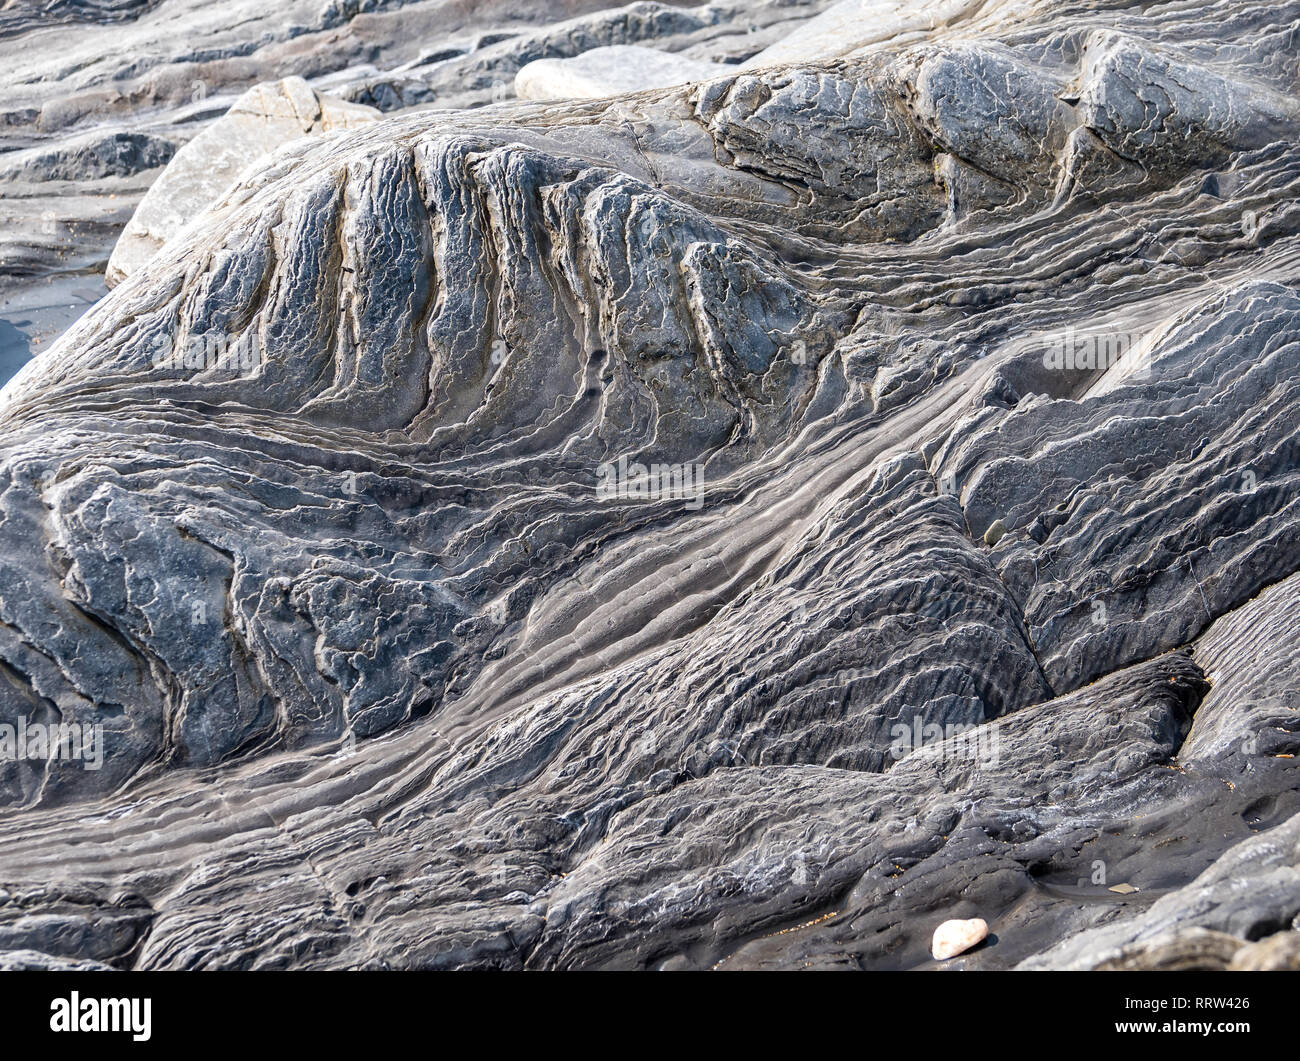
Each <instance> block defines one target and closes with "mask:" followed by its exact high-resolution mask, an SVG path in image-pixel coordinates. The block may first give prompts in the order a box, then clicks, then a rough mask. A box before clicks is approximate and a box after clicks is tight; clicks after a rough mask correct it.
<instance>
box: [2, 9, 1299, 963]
mask: <svg viewBox="0 0 1300 1061" xmlns="http://www.w3.org/2000/svg"><path fill="white" fill-rule="evenodd" d="M870 8H871V5H858V4H856V3H854V4H840V5H836V7H835V8H834V9H833V10H831V11H828V12H827V13H826V14H825V15H824V16H823V17H824V18H825V19H828V20H830V21H829V22H825V23H823V24H822V26H821V28H819V27H817V26H815V25H812V24H811V23H810V24H809V26H808V27H807V29H806V31H805V32H803V33H801V34H797V35H791V37H790V41H789V42H788V43H789V44H790V46H791V47H793V45H794V44H795V43H797V41H798V40H804V41H820V40H823V39H824V38H825V37H826V35H827V34H828V33H829V32H831V31H830V30H828V29H827V26H831V27H836V26H842V25H843V24H844V22H845V20H848V21H849V22H852V21H853V19H854V18H861V19H863V20H867V22H869V24H866V23H865V22H864V23H863V24H861V25H860V28H859V29H858V30H856V31H853V32H849V31H847V30H835V35H836V36H837V37H838V38H839V39H840V40H842V41H845V42H851V43H852V47H851V49H850V50H849V51H847V52H843V53H841V54H839V55H838V56H837V57H835V58H831V59H824V58H823V59H818V57H817V56H811V57H802V56H799V55H785V56H784V57H781V56H780V55H778V56H777V59H779V61H775V60H774V61H773V62H772V63H770V64H768V63H759V64H751V65H747V66H746V67H745V68H744V69H737V70H736V71H735V72H732V73H728V74H726V75H725V76H723V77H720V78H716V79H711V80H707V81H704V82H703V83H698V84H695V83H692V84H687V85H683V86H677V87H668V88H660V89H655V90H650V91H646V92H643V93H639V94H632V95H628V96H621V97H616V98H601V99H590V100H582V101H570V102H549V103H543V102H533V103H530V102H524V101H517V102H510V103H507V104H505V105H502V106H497V107H492V108H490V109H484V110H466V109H438V110H435V109H415V110H409V111H403V112H402V113H400V114H395V115H393V116H391V117H388V118H387V119H385V120H382V121H375V122H370V123H366V124H364V125H362V126H360V127H358V128H355V129H352V130H345V131H340V132H336V133H333V134H331V135H328V136H323V137H309V138H305V139H295V140H292V141H291V142H287V143H285V144H284V145H283V146H282V147H281V148H280V149H279V150H277V151H276V152H275V153H274V154H273V155H271V156H270V157H269V158H267V159H266V160H265V161H264V162H263V163H262V164H261V165H260V166H255V167H253V168H251V169H246V170H244V171H243V172H242V174H241V175H240V177H239V179H238V180H237V181H236V183H235V184H234V185H233V186H231V187H229V188H227V189H226V190H225V191H224V192H223V193H222V194H221V195H220V197H219V199H218V201H217V202H216V203H215V204H213V205H212V206H211V207H210V208H209V209H208V211H207V213H205V214H204V215H203V216H202V217H198V218H196V219H195V220H194V221H193V222H192V223H191V224H189V225H188V226H187V227H185V228H183V229H181V230H180V231H178V232H177V233H176V234H175V235H174V236H173V237H172V238H171V239H169V240H167V241H166V242H165V243H163V245H162V246H161V249H159V250H158V252H157V253H156V255H155V256H154V257H152V258H151V259H150V260H148V261H147V262H145V263H142V264H141V265H140V266H139V268H138V269H137V270H136V271H134V272H133V273H132V274H131V275H130V276H129V277H128V278H126V279H125V280H124V281H123V282H122V283H121V284H120V285H119V286H117V287H116V288H115V289H114V291H113V292H112V294H111V295H110V296H109V297H107V298H106V299H105V300H104V301H103V302H102V303H100V304H99V305H98V306H96V307H95V309H93V310H92V311H91V312H90V313H88V314H87V315H86V316H85V317H84V318H83V319H81V320H80V321H79V322H78V323H77V324H76V325H74V326H73V327H72V329H71V330H69V331H68V332H67V333H66V334H65V335H64V336H63V337H62V338H61V339H60V340H59V342H58V344H57V345H56V346H55V347H54V348H53V349H51V350H50V351H48V352H47V353H45V354H43V355H41V356H40V357H39V358H38V359H36V360H35V361H33V362H32V363H31V364H29V365H28V366H27V367H26V368H25V369H23V371H22V372H21V373H20V374H19V375H18V376H17V377H16V378H15V379H14V380H13V381H12V382H11V383H10V384H9V385H8V386H7V387H6V388H5V390H4V391H3V393H2V394H0V724H9V725H12V726H14V727H15V729H17V728H18V727H19V726H28V727H30V726H32V725H39V726H51V725H66V726H76V727H78V730H77V732H79V733H91V732H94V733H96V734H98V740H99V744H98V745H97V749H98V750H97V754H99V755H100V758H101V760H102V761H101V762H99V764H98V767H97V768H95V769H87V768H86V767H87V765H88V764H87V761H86V756H85V755H84V754H83V755H82V756H81V757H80V758H44V759H42V758H26V759H23V758H16V757H15V758H12V759H10V760H9V761H6V762H0V801H3V803H4V806H5V810H4V812H3V814H2V815H0V850H3V851H4V855H3V857H2V858H0V967H6V968H8V967H14V968H28V967H51V968H80V967H89V966H91V965H93V964H95V963H99V964H105V965H109V966H117V967H130V968H141V969H144V968H150V969H153V968H184V969H199V968H276V967H308V968H350V967H396V968H412V967H436V968H473V967H507V968H521V967H522V968H609V967H617V968H702V967H721V968H790V967H819V968H875V969H883V968H889V969H905V968H916V967H925V966H930V965H932V964H933V959H932V958H931V956H930V951H929V947H930V942H931V937H932V935H933V933H934V930H935V928H936V927H937V926H938V925H939V924H941V923H943V922H945V921H949V920H954V919H974V918H981V919H983V920H985V921H987V923H988V929H989V937H988V939H987V940H985V941H984V942H983V943H981V944H980V945H979V946H978V947H977V948H975V949H974V950H971V951H969V952H967V953H965V954H963V955H961V956H960V957H958V958H954V959H951V960H950V961H949V962H948V965H950V966H953V967H959V968H1006V967H1012V966H1017V965H1022V966H1024V967H1033V968H1065V967H1069V968H1098V967H1104V968H1111V967H1121V968H1122V967H1135V966H1138V967H1158V968H1174V967H1180V968H1186V967H1199V966H1204V967H1214V968H1227V967H1232V968H1262V967H1276V966H1278V965H1285V964H1287V963H1288V962H1292V961H1293V960H1294V958H1293V956H1294V954H1295V953H1296V951H1295V948H1294V946H1292V942H1293V937H1292V936H1291V935H1290V933H1291V932H1292V931H1293V930H1294V929H1295V928H1297V927H1300V924H1298V922H1297V915H1300V886H1298V884H1300V882H1298V881H1297V875H1298V874H1300V838H1298V837H1300V778H1298V776H1297V773H1296V767H1295V759H1294V756H1295V754H1296V751H1297V746H1298V745H1300V715H1297V708H1298V707H1300V656H1298V655H1297V648H1296V645H1297V644H1298V643H1300V639H1298V638H1297V634H1298V633H1300V545H1298V544H1297V529H1298V528H1300V500H1298V499H1297V485H1300V460H1298V459H1297V458H1298V457H1300V435H1298V432H1300V383H1298V382H1297V378H1298V376H1297V368H1298V367H1300V292H1297V280H1298V278H1300V274H1298V270H1300V237H1298V236H1297V232H1298V230H1300V205H1297V202H1296V193H1297V190H1298V189H1300V150H1298V149H1297V148H1296V146H1295V144H1296V133H1297V130H1298V129H1300V89H1298V87H1297V85H1298V81H1297V79H1298V77H1300V70H1298V69H1297V65H1298V63H1300V56H1298V55H1297V52H1296V50H1295V48H1294V45H1293V41H1294V37H1295V33H1296V32H1297V27H1298V26H1300V0H1298V2H1281V3H1277V2H1275V3H1268V4H1261V3H1255V2H1250V0H1225V2H1221V3H1217V4H1195V3H1186V2H1169V3H1157V4H1149V3H1146V4H1132V5H1128V4H1122V3H1100V2H1097V0H1066V2H1052V3H1047V2H1041V3H1034V2H1028V0H1020V2H1015V3H1010V2H1004V3H989V4H983V5H963V4H951V3H944V4H934V5H926V4H924V3H917V4H913V5H908V4H902V3H900V4H894V5H892V6H891V7H890V11H889V12H888V17H887V18H886V17H885V16H884V15H882V14H881V13H880V12H879V11H875V12H874V13H872V10H869V9H870ZM930 8H934V10H933V11H931V10H930ZM940 8H942V11H939V9H940ZM678 16H680V17H681V18H687V17H689V18H701V17H703V16H701V15H700V14H699V12H698V11H696V12H695V13H694V14H682V13H681V12H677V13H676V14H675V15H674V16H673V17H672V18H670V17H669V16H668V15H666V14H662V13H660V15H659V16H657V17H661V18H663V19H664V20H665V24H664V28H662V30H661V31H660V32H661V33H662V34H663V35H664V36H669V35H671V34H681V33H690V32H693V31H691V30H690V29H688V28H685V27H684V26H683V25H680V24H678V23H677V22H676V21H675V19H676V18H677V17H678ZM124 17H129V16H124ZM625 17H626V16H625ZM638 24H639V23H638ZM882 27H883V28H882ZM611 43H614V44H617V43H629V42H628V41H627V40H609V39H604V38H600V39H594V40H591V41H589V46H591V47H595V46H604V45H608V44H611ZM679 43H680V42H679ZM766 43H771V42H770V41H768V42H765V44H766ZM579 50H582V49H579ZM837 51H838V49H837ZM545 57H546V56H539V55H533V56H531V58H545ZM691 57H692V58H694V59H699V60H705V61H725V60H726V58H727V57H726V56H723V55H718V54H714V55H707V54H699V53H693V54H692V56H691ZM733 58H749V56H743V57H742V56H735V57H733ZM214 128H215V126H214ZM96 727H98V728H96ZM2 738H3V731H2V730H0V740H2ZM2 749H3V744H2V743H0V750H2ZM1257 943H1259V944H1261V946H1260V948H1259V949H1247V946H1246V945H1248V944H1257Z"/></svg>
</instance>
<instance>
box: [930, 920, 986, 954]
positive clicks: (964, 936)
mask: <svg viewBox="0 0 1300 1061" xmlns="http://www.w3.org/2000/svg"><path fill="white" fill-rule="evenodd" d="M988 934H989V924H988V922H987V921H985V920H984V918H982V917H972V918H971V919H970V920H968V921H960V920H957V921H945V922H944V923H943V924H942V925H940V926H939V927H938V928H936V929H935V930H934V939H932V940H931V941H930V953H931V954H933V955H934V960H935V961H937V962H942V961H947V960H948V959H949V958H955V957H957V955H958V954H965V953H966V951H968V950H970V949H971V948H972V947H973V946H975V944H977V943H979V942H980V941H981V940H983V939H985V938H986V937H987V936H988Z"/></svg>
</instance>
